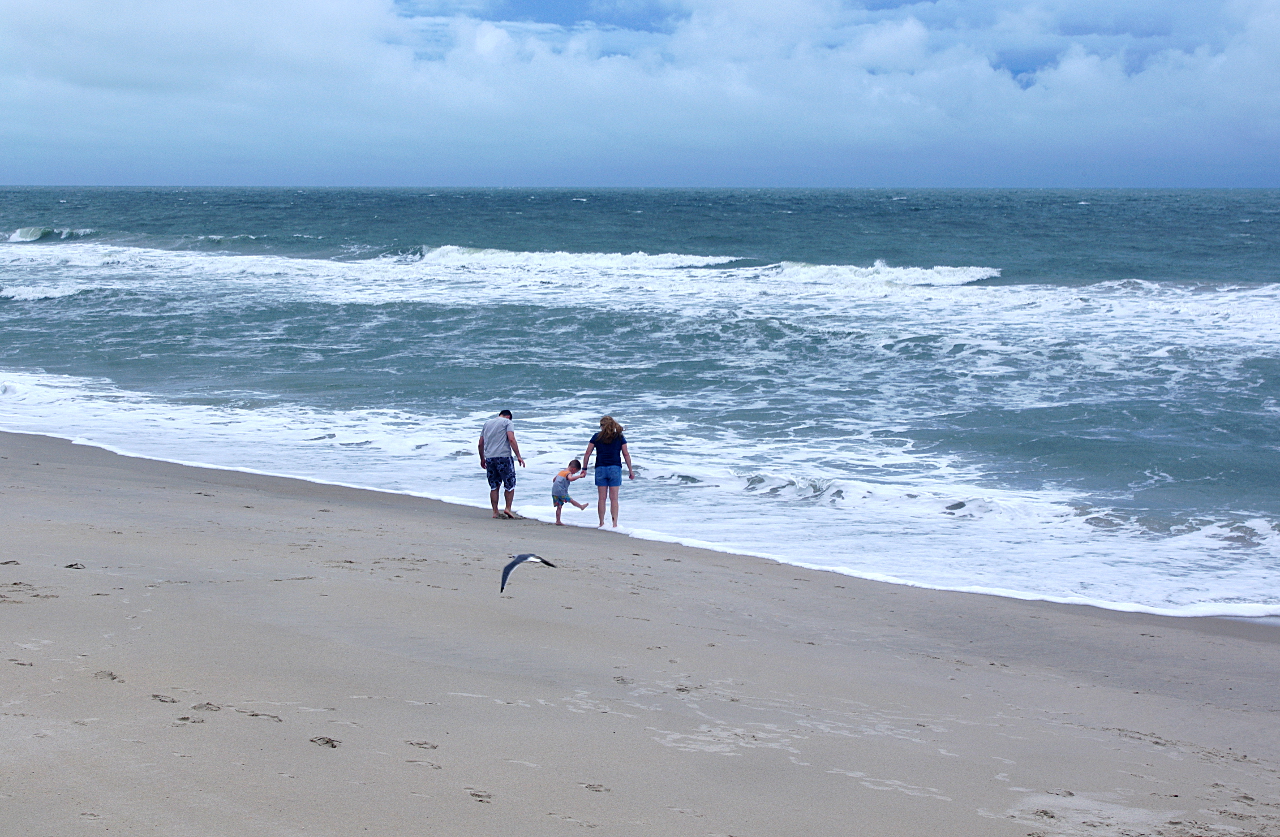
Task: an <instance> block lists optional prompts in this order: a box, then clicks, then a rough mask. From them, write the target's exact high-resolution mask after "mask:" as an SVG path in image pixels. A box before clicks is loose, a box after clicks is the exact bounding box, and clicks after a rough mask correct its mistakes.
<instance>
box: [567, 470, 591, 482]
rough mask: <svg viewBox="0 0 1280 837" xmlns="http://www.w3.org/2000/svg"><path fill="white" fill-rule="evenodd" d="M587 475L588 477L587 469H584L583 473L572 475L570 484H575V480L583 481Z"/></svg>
mask: <svg viewBox="0 0 1280 837" xmlns="http://www.w3.org/2000/svg"><path fill="white" fill-rule="evenodd" d="M586 475H587V469H586V468H583V469H582V470H581V471H579V472H578V473H576V474H570V475H569V482H573V481H574V480H580V479H582V478H583V477H585V476H586Z"/></svg>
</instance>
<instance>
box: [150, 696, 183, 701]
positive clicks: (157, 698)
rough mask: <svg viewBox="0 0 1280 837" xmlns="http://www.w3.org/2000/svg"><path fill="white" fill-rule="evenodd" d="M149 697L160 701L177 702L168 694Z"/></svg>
mask: <svg viewBox="0 0 1280 837" xmlns="http://www.w3.org/2000/svg"><path fill="white" fill-rule="evenodd" d="M151 699H152V700H158V701H160V702H161V703H177V702H178V699H177V698H175V697H169V696H168V695H152V696H151Z"/></svg>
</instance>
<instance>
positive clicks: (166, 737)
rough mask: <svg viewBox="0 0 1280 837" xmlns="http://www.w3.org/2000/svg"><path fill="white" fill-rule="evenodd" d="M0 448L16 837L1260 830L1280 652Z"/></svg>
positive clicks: (463, 516)
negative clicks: (527, 561)
mask: <svg viewBox="0 0 1280 837" xmlns="http://www.w3.org/2000/svg"><path fill="white" fill-rule="evenodd" d="M0 456H3V459H0V471H2V473H3V483H2V484H0V491H2V492H3V498H2V500H3V502H2V503H0V509H3V512H2V514H3V519H2V522H0V526H2V530H0V531H3V532H4V536H3V547H2V553H0V562H3V563H2V564H0V594H2V597H0V637H2V638H3V642H4V647H5V649H6V650H5V652H4V654H2V655H0V734H2V735H3V741H4V746H3V748H0V832H2V833H3V834H4V835H6V837H7V835H24V837H42V836H43V835H58V837H61V835H92V834H98V833H100V832H112V833H116V834H126V835H164V836H165V837H177V836H178V835H343V836H344V837H345V836H346V835H355V834H365V833H368V834H376V835H410V834H415V835H416V834H439V835H464V834H465V835H517V834H518V835H577V834H584V833H597V834H607V835H690V837H703V836H704V835H737V837H749V836H750V835H846V834H847V835H928V837H940V836H944V837H951V836H952V835H956V837H964V836H965V835H975V836H976V835H983V837H987V836H988V835H995V836H996V837H999V835H1029V834H1039V835H1068V834H1069V835H1076V834H1089V835H1168V836H1169V837H1190V835H1224V837H1225V835H1235V836H1236V837H1243V836H1244V835H1277V834H1280V796H1278V795H1277V791H1278V780H1280V775H1278V774H1277V767H1280V748H1278V747H1277V737H1278V736H1277V728H1278V726H1280V725H1278V724H1277V714H1276V712H1277V708H1278V707H1280V695H1278V694H1277V689H1276V686H1277V683H1278V682H1280V681H1278V678H1277V674H1278V673H1280V632H1277V631H1276V630H1275V629H1274V628H1272V627H1271V626H1269V625H1259V624H1254V623H1245V622H1234V621H1228V620H1222V619H1171V618H1161V617H1153V616H1144V615H1132V614H1121V613H1113V612H1107V611H1102V610H1095V609H1091V608H1084V607H1066V606H1057V605H1051V604H1045V603H1035V602H1018V601H1012V600H1006V599H999V598H994V597H987V596H974V595H965V594H958V593H939V592H933V591H928V590H918V589H912V588H907V587H900V586H893V585H887V584H879V583H875V582H867V581H861V580H857V579H852V578H847V577H843V576H840V575H835V574H831V573H822V572H810V571H806V570H801V569H796V568H794V567H789V566H785V565H779V564H773V563H770V562H768V561H764V560H760V559H755V558H746V557H741V556H734V555H726V554H721V553H715V552H707V551H701V550H696V549H689V548H685V547H679V546H673V545H666V544H659V543H652V542H647V541H640V540H635V539H632V538H628V537H625V536H622V535H618V534H614V533H608V532H597V531H595V530H592V529H581V528H567V527H554V526H551V525H547V524H544V523H537V522H533V521H509V522H500V521H494V520H492V519H490V517H489V513H488V511H487V510H483V509H472V508H464V507H458V506H449V505H445V504H442V503H437V502H432V501H427V500H420V499H415V498H411V497H404V496H396V495H389V494H380V493H376V492H366V491H356V490H349V489H343V488H336V487H330V486H321V485H314V484H309V483H305V482H299V481H292V480H285V479H275V478H267V477H259V476H251V475H245V474H240V473H235V472H226V471H215V470H205V469H197V468H186V467H182V466H176V465H169V464H164V463H157V462H149V461H144V460H137V459H128V458H124V457H119V456H115V455H113V454H110V453H107V452H104V451H101V450H97V449H93V448H89V447H84V446H74V445H71V444H69V443H66V442H62V441H58V440H52V439H46V438H42V437H35V436H24V435H11V434H0ZM540 489H541V487H539V488H537V489H534V488H526V489H525V490H540ZM475 491H476V496H477V498H478V499H481V500H483V499H484V496H485V486H484V485H483V480H482V479H481V477H480V475H479V474H478V473H477V482H476V486H475ZM623 491H624V494H625V487H624V489H623ZM625 502H626V501H625V497H624V506H623V514H624V516H625V514H626V506H625ZM566 514H579V513H578V512H575V511H567V512H566ZM581 514H594V510H592V511H589V512H582V513H581ZM797 536H798V537H803V533H797ZM523 551H533V552H537V553H539V554H541V555H544V556H546V557H548V558H550V559H551V560H553V561H555V562H556V563H557V567H556V568H555V569H552V568H548V567H544V566H538V565H524V566H521V567H519V568H518V569H517V570H516V571H515V573H514V574H513V576H512V580H511V584H510V585H509V586H508V588H507V592H506V594H504V595H499V593H498V579H499V574H500V571H501V568H502V565H503V564H504V563H505V558H506V556H507V554H508V553H511V552H523ZM67 565H72V568H68V566H67ZM81 565H82V566H83V568H79V567H80V566H81ZM592 829H594V831H590V830H592Z"/></svg>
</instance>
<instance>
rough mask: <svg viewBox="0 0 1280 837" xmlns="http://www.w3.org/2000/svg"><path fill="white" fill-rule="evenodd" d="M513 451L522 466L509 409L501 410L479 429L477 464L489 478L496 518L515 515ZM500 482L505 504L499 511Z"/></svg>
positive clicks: (508, 518)
mask: <svg viewBox="0 0 1280 837" xmlns="http://www.w3.org/2000/svg"><path fill="white" fill-rule="evenodd" d="M512 455H514V456H515V460H516V462H519V463H520V467H521V468H523V467H524V459H523V458H521V456H520V446H519V445H518V444H516V431H515V429H514V428H513V425H512V424H511V411H510V410H503V411H502V412H500V413H498V415H496V416H494V417H493V418H491V419H489V420H488V421H486V422H485V423H484V428H483V429H482V430H481V431H480V467H481V468H484V473H485V476H487V477H488V478H489V504H490V505H491V506H493V516H494V517H495V518H498V519H506V520H510V519H512V518H514V517H515V516H516V514H515V512H513V511H512V510H511V501H512V500H513V499H515V496H516V466H515V464H514V463H513V462H512V461H511V457H512ZM499 485H501V486H502V487H503V488H505V489H506V493H505V496H506V499H507V507H506V509H505V510H503V511H498V486H499Z"/></svg>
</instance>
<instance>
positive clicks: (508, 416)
mask: <svg viewBox="0 0 1280 837" xmlns="http://www.w3.org/2000/svg"><path fill="white" fill-rule="evenodd" d="M498 415H500V416H506V417H507V418H511V411H510V410H503V411H501V412H499V413H498Z"/></svg>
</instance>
